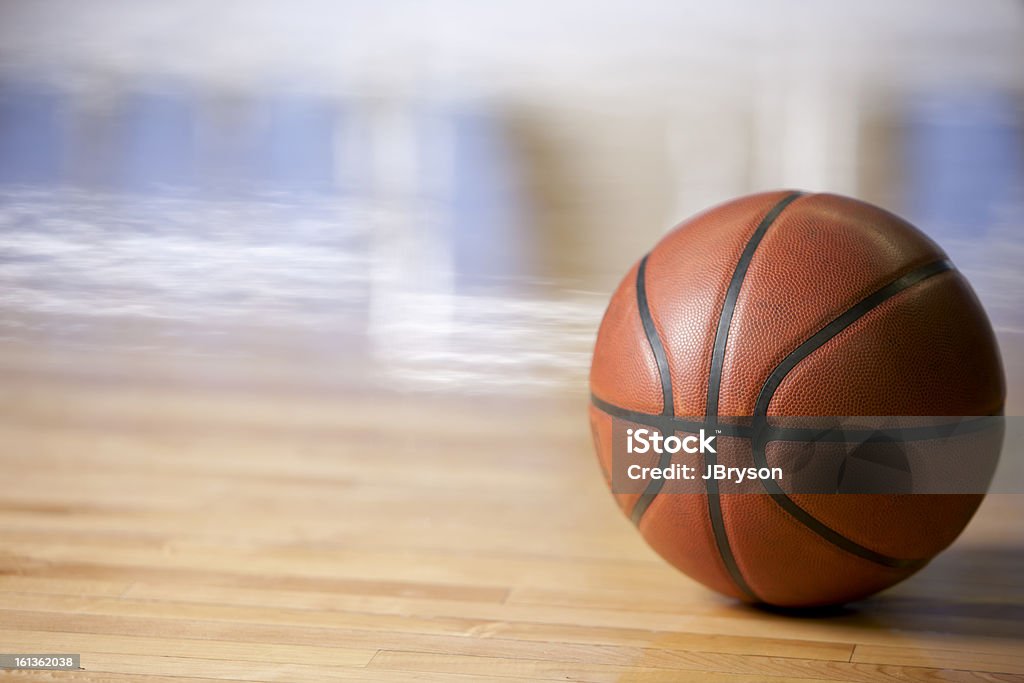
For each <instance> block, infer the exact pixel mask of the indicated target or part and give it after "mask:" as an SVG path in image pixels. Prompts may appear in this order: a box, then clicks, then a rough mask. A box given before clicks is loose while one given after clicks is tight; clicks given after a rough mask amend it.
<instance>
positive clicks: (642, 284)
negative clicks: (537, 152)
mask: <svg viewBox="0 0 1024 683" xmlns="http://www.w3.org/2000/svg"><path fill="white" fill-rule="evenodd" d="M649 257H650V254H647V255H646V256H644V257H643V258H642V259H640V265H639V266H638V267H637V270H636V306H637V310H638V311H639V313H640V322H641V324H642V325H643V328H644V335H646V337H647V344H648V345H649V346H650V347H651V353H652V354H654V360H655V362H656V363H657V365H658V377H659V378H660V379H661V401H662V404H661V406H662V407H661V414H662V416H663V417H673V416H674V415H675V402H674V399H673V397H672V374H671V371H670V370H669V367H668V356H666V355H665V347H664V345H662V343H661V337H659V336H658V328H657V327H655V325H654V319H653V318H652V317H651V308H650V306H649V305H648V303H647V259H648V258H649ZM662 435H663V436H665V437H668V436H669V432H667V431H663V432H662ZM658 460H659V462H658V465H659V467H667V466H668V465H669V464H670V463H671V462H672V455H671V454H670V453H669V452H668V451H666V452H664V453H662V454H661V457H660V458H659V459H658ZM664 484H665V482H664V481H663V480H661V479H651V481H649V482H648V483H647V488H646V489H644V492H643V493H642V494H640V497H639V498H637V501H636V503H634V504H633V509H632V510H631V511H630V515H629V517H630V519H631V520H632V521H633V524H636V525H639V524H640V520H641V519H643V516H644V513H645V512H647V508H649V507H650V506H651V503H652V502H653V501H654V497H655V496H657V495H658V492H659V491H661V488H662V487H663V486H664Z"/></svg>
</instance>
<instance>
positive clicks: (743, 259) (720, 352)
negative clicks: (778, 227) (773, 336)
mask: <svg viewBox="0 0 1024 683" xmlns="http://www.w3.org/2000/svg"><path fill="white" fill-rule="evenodd" d="M802 195H803V193H802V192H794V193H792V194H789V195H786V196H785V197H783V199H782V200H781V201H779V202H778V203H777V204H776V205H775V206H773V207H772V208H771V210H769V211H768V213H767V214H765V216H764V218H762V219H761V222H760V223H759V224H758V226H757V228H756V229H755V230H754V234H752V235H751V236H750V239H749V240H747V244H746V246H744V247H743V252H742V253H741V254H740V258H739V260H738V261H737V262H736V268H735V269H734V270H733V272H732V279H730V280H729V287H728V288H727V289H726V290H725V301H724V302H723V304H722V312H721V313H720V314H719V316H718V327H717V329H716V330H715V342H714V345H713V346H712V349H711V371H710V373H709V374H708V397H707V404H706V405H707V408H706V410H705V414H707V415H708V416H709V417H715V416H717V415H718V394H719V392H720V390H721V387H722V369H723V365H724V364H725V348H726V344H727V343H728V340H729V328H730V327H731V326H732V316H733V313H734V312H735V310H736V301H737V300H738V299H739V296H740V289H742V288H743V280H744V279H745V278H746V277H747V270H748V269H749V268H750V262H751V261H752V260H753V258H754V252H756V251H757V247H758V246H759V245H760V244H761V240H762V239H763V238H764V236H765V233H767V232H768V228H770V227H771V225H772V223H774V222H775V219H777V218H778V217H779V215H780V214H781V213H782V211H783V210H784V209H785V208H786V207H787V206H789V205H790V204H792V203H793V202H794V201H796V199H797V198H799V197H801V196H802Z"/></svg>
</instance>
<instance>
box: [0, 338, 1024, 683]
mask: <svg viewBox="0 0 1024 683" xmlns="http://www.w3.org/2000/svg"><path fill="white" fill-rule="evenodd" d="M76 354H78V355H76ZM276 362H277V363H278V366H277V367H278V370H279V371H278V374H277V375H276V376H277V377H290V378H291V380H290V382H289V383H287V384H286V385H282V384H278V385H275V384H274V380H273V378H270V379H268V378H266V377H261V376H260V373H261V372H265V368H264V369H261V368H259V367H257V366H253V377H252V378H251V380H250V381H249V383H247V381H246V379H245V374H244V371H243V370H244V363H241V361H238V363H240V364H241V365H242V366H243V368H242V369H240V368H239V367H236V366H235V365H233V364H232V361H229V360H224V361H223V362H220V361H218V362H212V361H210V360H209V359H203V358H192V359H180V358H179V359H177V360H176V361H175V372H174V373H173V374H174V378H169V377H168V376H167V375H166V373H165V368H161V367H160V364H159V363H158V362H156V361H155V359H154V358H151V357H147V356H146V355H145V354H141V355H138V356H131V355H128V356H120V357H119V358H118V362H117V363H111V364H105V363H104V362H102V361H99V360H97V359H96V358H95V357H92V356H90V355H88V354H85V355H83V354H81V352H76V351H72V350H69V349H62V350H59V351H54V350H52V349H50V350H47V351H45V352H44V351H42V350H37V351H33V350H32V349H27V348H20V347H19V348H11V349H9V352H7V353H3V352H0V367H2V368H4V369H6V370H9V371H10V372H9V373H8V374H7V381H6V382H5V383H4V386H3V389H2V391H0V408H2V419H0V443H2V444H3V451H2V455H0V464H2V466H3V472H4V481H5V485H4V487H3V489H2V491H0V643H2V644H3V646H2V648H0V649H2V650H3V651H7V652H18V651H27V652H31V651H35V652H44V651H53V652H80V653H81V654H82V663H83V670H81V671H77V672H33V673H27V672H18V673H14V672H11V673H7V674H5V678H9V679H10V680H39V681H88V682H94V681H110V682H111V683H117V682H120V681H142V682H143V683H161V682H162V683H172V682H173V683H182V682H185V681H196V680H218V681H223V680H237V681H329V680H352V681H466V680H495V679H499V678H510V679H521V680H576V681H636V682H641V681H651V682H660V681H691V680H692V681H711V682H712V683H714V682H717V681H722V682H736V683H747V682H752V681H763V680H770V681H778V682H781V681H790V680H800V681H865V682H870V681H877V680H899V681H934V680H943V681H1013V680H1024V649H1022V647H1024V646H1022V632H1024V630H1022V629H1021V628H1020V625H1021V623H1024V587H1022V583H1021V578H1020V577H1021V575H1022V574H1021V572H1020V570H1021V568H1022V563H1024V551H1022V549H1021V546H1020V544H1019V533H1018V532H1017V531H1016V526H1015V524H1014V523H1012V522H1010V521H1008V520H1013V519H1019V516H1020V514H1021V513H1022V512H1024V501H1022V500H1021V498H1020V497H1016V496H993V497H990V499H989V500H988V501H986V503H985V505H984V506H983V507H982V509H981V511H980V512H979V515H978V517H977V519H976V520H975V522H974V523H973V524H972V526H971V527H970V528H969V529H968V531H967V533H966V534H965V536H964V537H963V538H962V539H961V540H960V541H959V542H958V543H957V545H956V546H955V547H954V548H953V549H951V550H950V551H949V552H948V553H946V554H944V555H943V556H941V557H940V558H939V559H937V560H936V561H935V562H934V563H933V564H932V565H930V566H929V567H928V568H926V569H925V570H924V571H923V572H922V573H921V574H920V575H919V576H917V577H915V578H913V579H912V580H910V581H908V582H906V583H905V584H903V585H901V586H898V587H896V588H895V589H893V590H891V591H889V592H887V593H885V594H883V595H881V596H878V597H877V598H875V599H873V600H870V601H866V602H864V603H862V604H858V605H853V606H850V607H847V608H844V609H840V610H836V611H834V612H829V613H821V614H817V615H814V616H810V617H809V616H803V617H793V616H786V615H782V614H773V613H770V612H765V611H761V610H756V609H752V608H748V607H744V606H742V605H737V604H734V603H732V602H731V601H728V600H725V599H723V598H720V597H718V596H716V595H714V594H712V593H710V592H708V591H707V590H705V589H704V588H702V587H701V586H698V585H696V584H694V583H693V582H691V581H689V580H688V579H686V578H685V577H683V576H681V575H679V574H678V573H676V572H675V571H674V570H672V569H671V568H669V567H668V566H667V565H666V564H665V563H664V562H662V561H661V560H660V559H659V558H658V557H656V556H655V555H653V553H652V552H651V551H650V550H649V549H648V548H646V546H645V545H644V544H643V542H642V541H641V540H640V539H639V537H638V536H637V534H636V533H635V531H634V530H633V529H632V528H631V526H630V525H629V523H628V522H627V521H626V520H625V519H623V518H622V517H621V515H620V513H619V512H618V510H616V509H615V506H614V504H613V503H612V502H611V500H610V498H609V496H608V495H607V492H606V491H605V490H604V484H603V482H602V481H601V477H600V476H599V474H598V472H597V470H596V466H595V465H594V463H593V461H592V455H591V452H590V444H589V442H588V434H587V430H586V424H585V418H584V413H583V409H582V407H583V400H584V398H585V397H583V396H581V395H580V394H579V393H569V394H564V393H558V392H553V393H549V394H546V395H543V396H525V397H524V396H515V395H498V396H491V397H484V398H477V399H472V398H471V399H467V398H466V397H465V396H462V395H459V394H457V393H456V394H452V395H446V394H444V393H443V392H441V393H437V392H435V393H433V394H429V395H426V394H418V393H416V392H403V391H395V390H393V389H389V388H379V389H366V388H365V387H361V388H359V389H358V390H356V389H345V388H337V387H335V388H333V389H330V390H313V389H311V388H307V389H303V388H302V387H303V381H308V380H303V379H302V378H304V377H307V376H308V375H307V374H306V373H307V370H306V369H305V368H304V366H302V364H301V362H300V360H299V359H297V358H293V359H292V360H291V361H288V359H287V358H286V357H282V358H279V359H277V361H276ZM288 362H292V363H293V364H294V365H293V366H291V367H293V371H292V372H290V373H289V372H288V371H287V368H288V367H289V366H288V365H287V363H288ZM281 368H285V369H284V370H281ZM85 369H87V370H88V372H85ZM227 375H230V376H231V377H232V378H233V379H232V380H231V381H230V382H227V381H223V379H218V378H223V377H225V376H227ZM175 378H176V379H175Z"/></svg>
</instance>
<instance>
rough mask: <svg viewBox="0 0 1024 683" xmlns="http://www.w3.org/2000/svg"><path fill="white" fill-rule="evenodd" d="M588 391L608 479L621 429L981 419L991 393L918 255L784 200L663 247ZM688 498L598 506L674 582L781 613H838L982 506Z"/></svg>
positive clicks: (962, 312)
mask: <svg viewBox="0 0 1024 683" xmlns="http://www.w3.org/2000/svg"><path fill="white" fill-rule="evenodd" d="M590 387H591V394H592V401H591V406H590V419H591V426H592V430H593V433H594V438H595V444H596V448H597V452H598V459H599V461H600V463H601V465H602V468H603V469H604V471H605V474H606V476H607V477H608V478H609V479H610V478H611V469H612V458H613V455H612V452H611V451H612V444H613V440H614V435H613V433H612V432H613V424H614V423H615V420H616V419H617V418H622V417H623V416H625V417H629V416H633V418H636V416H640V417H641V418H642V417H643V416H653V417H660V418H678V417H680V416H691V417H695V418H698V419H701V420H712V421H713V422H712V423H715V422H714V421H728V420H730V419H733V418H751V416H753V417H754V418H757V417H758V416H760V417H766V419H767V418H771V417H773V416H781V417H784V416H874V415H896V416H969V415H997V414H999V413H1000V411H1001V410H1002V407H1003V400H1004V394H1005V386H1004V379H1003V372H1002V366H1001V362H1000V359H999V352H998V349H997V346H996V341H995V337H994V335H993V333H992V329H991V326H990V324H989V322H988V319H987V318H986V316H985V313H984V311H983V309H982V307H981V305H980V304H979V302H978V300H977V298H976V297H975V295H974V293H973V292H972V290H971V288H970V286H969V285H968V283H967V281H966V280H965V279H964V277H963V276H962V275H961V274H960V273H959V272H958V271H957V270H956V269H955V268H954V267H953V265H952V264H951V263H950V261H949V260H948V257H947V256H946V254H945V253H943V251H942V250H941V249H940V248H939V247H938V246H937V245H936V244H935V243H934V242H932V241H931V240H929V239H928V238H927V237H925V236H924V235H923V234H922V233H921V232H919V231H918V230H917V229H915V228H914V227H913V226H912V225H910V224H908V223H907V222H906V221H903V220H902V219H900V218H898V217H897V216H895V215H893V214H891V213H889V212H887V211H884V210H882V209H879V208H877V207H875V206H872V205H870V204H866V203H864V202H860V201H857V200H854V199H849V198H846V197H839V196H835V195H829V194H802V193H798V192H769V193H764V194H756V195H751V196H748V197H743V198H740V199H735V200H733V201H730V202H727V203H725V204H722V205H720V206H717V207H715V208H712V209H709V210H708V211H705V212H704V213H702V214H699V215H697V216H695V217H693V218H691V219H689V220H687V221H685V222H683V223H682V224H681V225H679V226H678V227H676V228H675V229H674V230H672V231H671V232H670V233H669V234H667V235H666V236H665V237H664V238H663V239H662V240H661V241H660V242H659V243H658V244H657V245H656V246H655V247H654V249H652V250H651V251H650V253H648V254H647V255H646V256H645V257H643V258H642V259H641V260H640V261H639V262H638V263H637V264H636V265H634V266H633V268H632V269H631V270H630V272H629V273H628V274H627V275H626V277H625V279H623V281H622V283H621V284H620V285H619V287H618V289H617V290H616V292H615V294H614V295H613V296H612V299H611V302H610V304H609V306H608V310H607V311H606V313H605V315H604V319H603V320H602V322H601V327H600V330H599V332H598V336H597V343H596V347H595V349H594V357H593V363H592V366H591V373H590ZM718 443H719V447H718V448H717V453H716V454H714V455H712V454H707V455H704V456H702V457H703V458H705V460H706V461H707V460H711V459H715V458H717V460H718V462H724V461H729V462H737V463H741V464H742V462H743V461H747V462H748V463H749V459H750V457H751V455H750V451H751V444H750V440H749V439H748V440H746V441H744V439H742V438H739V437H737V438H731V437H728V436H723V437H719V442H718ZM708 464H710V463H708ZM700 486H701V489H700V490H699V491H698V492H697V493H696V494H695V495H685V494H665V493H662V492H659V490H658V489H657V487H650V488H648V489H645V490H644V491H642V492H630V493H616V499H617V501H618V503H619V505H620V507H621V508H622V510H623V511H624V512H625V513H626V515H627V516H629V517H630V518H631V519H632V520H633V522H634V523H635V524H636V526H637V528H638V529H639V531H640V533H641V534H642V535H643V537H644V539H646V541H647V542H648V543H649V544H650V545H651V546H652V547H653V548H654V549H655V550H656V551H657V552H658V553H660V554H661V556H662V557H664V558H665V559H666V560H668V561H669V562H670V563H672V564H673V565H675V566H676V567H677V568H679V569H680V570H682V571H683V572H685V573H686V574H688V575H689V576H690V577H692V578H694V579H696V580H697V581H700V582H701V583H703V584H705V585H706V586H708V587H710V588H713V589H714V590H716V591H719V592H721V593H724V594H726V595H729V596H733V597H736V598H739V599H741V600H744V601H748V602H753V603H764V604H772V605H779V606H787V607H807V606H817V605H828V604H836V603H842V602H847V601H850V600H856V599H859V598H862V597H865V596H868V595H870V594H872V593H874V592H876V591H879V590H881V589H884V588H886V587H888V586H891V585H892V584H894V583H896V582H898V581H900V580H902V579H904V578H906V577H907V576H909V575H910V574H912V573H914V572H915V571H917V570H918V569H920V568H921V567H922V566H924V565H925V564H926V563H927V562H928V561H929V560H930V559H931V558H932V557H934V556H935V555H936V554H937V553H939V552H940V551H941V550H942V549H943V548H945V547H946V546H948V545H949V544H950V543H952V541H953V540H954V539H955V538H956V537H957V536H958V535H959V533H960V532H961V531H962V530H963V528H964V526H965V525H966V524H967V522H968V521H969V520H970V518H971V516H972V515H973V514H974V511H975V510H976V509H977V507H978V505H979V504H980V502H981V499H982V497H983V494H982V493H979V492H973V493H969V494H959V493H956V494H936V495H912V494H901V493H893V494H858V493H853V494H818V493H792V494H787V493H785V492H781V491H779V490H771V489H767V488H766V489H765V490H763V491H760V492H758V493H739V492H736V493H734V492H733V491H732V490H731V489H730V486H729V485H727V484H724V483H723V484H719V483H718V482H715V481H707V482H706V483H705V482H700Z"/></svg>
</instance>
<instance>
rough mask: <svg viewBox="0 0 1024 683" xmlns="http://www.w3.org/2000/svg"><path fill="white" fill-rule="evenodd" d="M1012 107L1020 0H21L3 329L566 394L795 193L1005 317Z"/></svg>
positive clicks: (12, 11)
mask: <svg viewBox="0 0 1024 683" xmlns="http://www.w3.org/2000/svg"><path fill="white" fill-rule="evenodd" d="M1022 103H1024V8H1022V6H1021V5H1020V4H1019V3H1017V2H1011V1H999V0H985V1H984V2H980V3H962V2H955V1H952V0H944V1H941V2H934V1H913V2H902V3H895V4H894V3H890V2H884V1H876V2H863V3H855V4H850V3H844V2H825V3H813V4H811V5H809V4H806V3H800V2H785V1H775V2H761V1H756V2H755V1H752V0H751V1H749V2H739V3H665V2H640V3H596V4H595V3H585V2H576V1H568V2H559V3H549V2H533V1H532V0H531V1H527V2H517V3H499V4H494V3H482V4H481V3H468V2H453V1H447V0H445V1H442V2H434V3H413V2H389V3H371V4H367V3H356V2H298V3H273V2H218V3H203V2H176V3H165V4H150V3H133V2H99V3H88V4H85V3H76V2H57V1H46V2H36V3H30V2H12V1H10V0H8V1H6V2H3V3H2V4H0V231H2V232H0V234H2V240H3V250H2V256H0V259H2V268H0V284H2V286H3V289H4V295H3V299H2V304H0V305H2V316H0V335H2V337H0V339H2V341H3V343H4V344H5V345H7V346H8V347H9V348H10V347H12V346H13V347H16V346H20V345H27V346H29V347H31V348H32V349H33V350H35V351H38V350H40V349H45V348H48V347H50V346H53V345H72V346H81V347H88V348H94V349H97V350H102V351H104V352H115V351H126V352H136V351H144V350H150V351H154V350H155V351H157V352H158V355H159V356H160V357H161V358H164V359H166V358H169V357H175V356H178V355H188V354H196V353H197V354H213V355H228V356H244V355H247V354H248V355H250V356H254V357H263V356H265V355H268V354H269V355H271V356H275V357H281V356H282V354H284V355H286V356H288V355H297V356H299V357H301V358H303V360H304V362H308V363H309V364H311V365H315V366H316V372H315V373H314V374H315V377H313V378H310V379H312V380H315V381H316V382H321V383H325V384H331V383H342V384H349V383H351V382H353V381H355V378H356V376H357V375H359V374H360V373H365V371H366V369H367V367H368V366H366V365H365V362H364V361H363V360H360V361H358V362H352V360H353V355H359V356H361V357H370V358H373V359H375V360H376V361H378V362H379V366H377V367H374V368H373V370H372V371H371V372H370V377H371V379H370V381H376V378H379V377H380V374H379V372H386V373H388V374H389V376H393V377H394V379H395V380H396V381H400V382H402V384H401V386H403V387H405V388H413V389H414V388H417V387H419V388H424V389H428V390H432V389H438V388H446V387H447V388H449V389H456V390H458V391H467V390H468V391H474V392H478V391H490V390H498V391H506V390H509V389H512V388H515V389H517V390H518V389H523V388H533V389H536V388H542V387H550V386H552V385H555V386H557V387H559V388H564V387H568V388H570V389H571V390H577V391H582V390H583V386H584V378H585V374H586V370H587V364H588V354H589V350H590V344H591V341H592V336H593V332H594V330H595V328H596V323H597V321H598V319H599V316H600V313H601V310H602V308H603V305H604V303H605V301H606V296H607V294H608V292H609V291H610V290H611V288H612V287H613V286H614V285H615V283H616V281H617V279H618V278H619V277H620V276H621V274H622V273H624V272H625V271H626V269H627V268H628V266H629V264H631V263H632V262H633V261H634V260H635V259H637V258H638V257H639V256H640V255H641V254H642V253H643V252H644V251H645V250H646V249H648V248H649V247H650V246H651V245H652V244H653V243H654V241H655V240H656V239H657V238H658V237H659V235H661V234H662V233H663V232H665V231H666V230H667V229H669V228H670V227H671V226H672V225H673V224H675V223H676V222H678V221H679V220H681V219H682V218H684V217H686V216H688V215H690V214H691V213H693V212H695V211H698V210H700V209H702V208H704V207H706V206H709V205H712V204H715V203H717V202H720V201H723V200H725V199H728V198H730V197H733V196H736V195H740V194H744V193H748V192H752V191H757V190H763V189H769V188H779V187H794V188H801V189H807V190H813V191H834V192H839V193H844V194H850V195H853V196H858V197H861V198H863V199H865V200H867V201H871V202H875V203H878V204H880V205H882V206H884V207H887V208H889V209H891V210H893V211H895V212H897V213H899V214H901V215H904V216H906V217H908V218H909V219H910V220H911V221H912V222H915V223H916V224H917V225H919V226H920V227H921V228H923V229H924V230H925V231H927V232H928V233H929V234H931V235H932V236H933V237H935V238H936V239H938V240H939V241H940V242H941V243H942V244H943V245H944V246H945V247H946V248H947V249H948V250H949V251H950V253H951V254H952V256H953V258H954V260H955V261H956V263H957V264H958V265H959V266H960V267H961V268H962V269H963V270H965V271H966V272H967V274H968V276H969V277H970V279H971V281H972V282H973V283H974V284H975V286H976V287H977V288H978V290H979V291H980V293H981V295H982V297H983V300H984V302H985V304H986V306H987V308H988V310H989V312H990V314H991V315H992V317H993V318H994V322H995V324H996V325H997V327H999V328H1000V329H1001V330H1002V331H1004V332H1009V331H1011V330H1012V331H1014V332H1016V331H1019V330H1021V329H1022V327H1021V326H1022V318H1021V315H1020V311H1021V310H1024V308H1022V307H1021V305H1020V304H1021V301H1022V300H1024V297H1022V293H1024V276H1022V275H1021V271H1020V263H1022V262H1024V237H1022V235H1024V233H1022V232H1021V230H1020V226H1021V225H1022V222H1024V132H1022V125H1024V124H1022V122H1024V113H1022V112H1024V104H1022ZM271 347H273V348H271ZM342 348H344V349H346V353H339V349H342Z"/></svg>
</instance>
